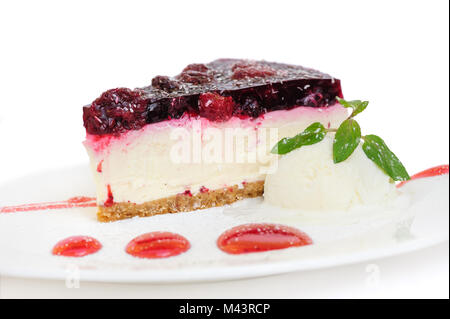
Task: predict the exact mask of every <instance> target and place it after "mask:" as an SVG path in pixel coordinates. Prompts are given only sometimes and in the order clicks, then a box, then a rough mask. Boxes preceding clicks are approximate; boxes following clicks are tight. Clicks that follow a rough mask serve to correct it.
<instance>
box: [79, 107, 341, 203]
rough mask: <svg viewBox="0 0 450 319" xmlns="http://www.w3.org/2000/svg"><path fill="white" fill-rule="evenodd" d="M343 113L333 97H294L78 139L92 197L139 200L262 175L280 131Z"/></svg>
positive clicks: (334, 121)
mask: <svg viewBox="0 0 450 319" xmlns="http://www.w3.org/2000/svg"><path fill="white" fill-rule="evenodd" d="M347 116H348V113H347V110H346V109H345V108H343V107H341V106H340V105H339V104H334V105H330V106H326V107H310V106H304V105H295V106H294V107H292V108H290V109H285V110H283V109H280V110H275V111H271V112H267V113H264V114H261V115H259V116H258V117H255V118H254V117H242V116H237V115H233V116H231V117H229V118H228V119H227V120H224V121H217V120H211V119H208V118H206V117H202V116H192V115H190V114H184V115H183V116H181V117H179V118H177V119H171V120H166V121H160V122H155V123H152V124H146V125H144V126H142V127H141V128H139V129H137V128H136V129H132V130H127V131H123V132H121V134H100V135H99V134H92V133H90V132H89V131H88V134H87V138H86V141H85V142H84V145H85V147H86V149H87V151H88V154H89V157H90V161H91V169H92V172H93V174H94V178H95V181H96V185H97V203H98V205H99V206H106V207H110V206H112V205H114V204H117V203H136V204H143V203H146V202H151V201H154V200H158V199H161V198H167V197H170V196H174V195H182V196H192V195H195V194H198V193H205V192H208V191H213V190H218V189H224V188H228V187H234V186H236V185H237V186H238V187H244V186H245V184H246V183H253V182H259V181H264V179H265V175H266V174H270V173H271V172H272V171H273V169H276V159H277V158H278V156H277V155H273V154H270V150H271V148H272V147H273V145H274V144H275V143H276V142H277V141H278V140H279V139H281V138H283V137H288V136H289V137H290V136H294V135H296V134H298V133H299V132H300V131H302V130H304V129H305V128H306V127H307V126H308V125H310V124H311V123H313V122H321V123H322V124H323V125H325V126H326V127H327V126H328V127H330V126H332V127H337V126H338V125H339V124H340V123H341V122H342V121H343V120H344V119H345V118H346V117H347ZM241 134H243V135H244V139H241V138H239V137H241V136H242V135H241ZM230 136H231V137H230ZM230 141H231V142H230Z"/></svg>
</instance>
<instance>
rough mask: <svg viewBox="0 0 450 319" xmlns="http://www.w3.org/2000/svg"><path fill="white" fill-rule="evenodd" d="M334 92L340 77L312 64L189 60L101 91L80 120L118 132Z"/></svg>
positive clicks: (314, 101)
mask: <svg viewBox="0 0 450 319" xmlns="http://www.w3.org/2000/svg"><path fill="white" fill-rule="evenodd" d="M337 96H339V97H342V91H341V85H340V81H339V80H337V79H334V78H333V77H331V76H330V75H328V74H325V73H321V72H319V71H316V70H313V69H309V68H304V67H301V66H295V65H287V64H281V63H273V62H266V61H248V60H236V59H219V60H216V61H213V62H211V63H208V64H190V65H188V66H187V67H185V68H184V69H183V71H182V72H181V73H180V74H179V75H177V76H175V77H167V76H157V77H155V78H153V80H152V84H151V85H150V86H147V87H144V88H138V89H134V90H130V89H127V88H117V89H112V90H109V91H106V92H104V93H103V94H102V95H101V96H100V97H99V98H97V99H96V100H95V101H94V102H92V103H91V104H90V105H89V106H86V107H84V108H83V121H84V126H85V127H86V131H87V133H88V134H90V135H120V134H122V133H124V132H127V131H132V130H140V129H141V128H143V127H144V126H146V125H149V124H154V123H158V122H164V121H170V120H173V119H180V118H182V117H185V116H190V117H201V118H205V119H208V120H209V121H213V122H227V121H228V120H229V119H231V118H232V117H239V118H243V119H246V118H250V119H256V118H259V117H260V116H262V115H264V114H266V113H269V112H273V111H277V110H289V109H292V108H295V107H298V106H303V107H310V108H323V107H328V106H330V105H333V104H334V103H335V101H336V97H337Z"/></svg>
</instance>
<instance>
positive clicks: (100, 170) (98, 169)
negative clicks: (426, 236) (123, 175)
mask: <svg viewBox="0 0 450 319" xmlns="http://www.w3.org/2000/svg"><path fill="white" fill-rule="evenodd" d="M102 166H103V160H101V161H100V162H99V163H98V165H97V172H99V173H101V172H102V171H103V168H102Z"/></svg>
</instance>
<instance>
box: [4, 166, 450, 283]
mask: <svg viewBox="0 0 450 319" xmlns="http://www.w3.org/2000/svg"><path fill="white" fill-rule="evenodd" d="M448 185H449V179H448V175H446V176H439V177H433V178H427V179H421V180H417V181H412V182H410V183H408V184H407V185H406V186H404V187H403V192H405V195H404V196H402V197H401V200H400V201H399V203H400V204H399V203H396V206H395V207H397V209H395V210H393V209H384V210H380V209H379V210H373V209H367V210H364V211H358V212H352V213H350V212H329V213H316V214H311V213H302V214H301V213H296V212H290V211H280V210H278V209H276V208H267V207H266V208H264V206H262V205H261V200H260V199H253V200H245V201H241V202H239V203H236V204H234V205H231V206H228V207H222V208H213V209H208V210H205V211H196V212H191V213H180V214H174V215H170V214H169V215H161V216H154V217H148V218H133V219H129V220H123V221H118V222H114V223H99V222H97V221H96V219H95V212H96V209H95V208H72V209H60V210H49V211H34V212H21V213H11V214H0V274H1V275H7V276H19V277H34V278H52V279H67V278H69V277H70V276H74V275H77V276H78V275H79V276H80V279H81V280H89V281H104V282H152V283H169V282H193V281H214V280H228V279H240V278H251V277H259V276H266V275H272V274H280V273H285V272H290V271H299V270H307V269H318V268H324V267H331V266H337V265H343V264H349V263H355V262H362V261H367V260H372V259H376V258H381V257H387V256H392V255H397V254H401V253H406V252H410V251H414V250H417V249H421V248H425V247H429V246H432V245H435V244H437V243H440V242H443V241H445V240H448V237H449V216H448V215H449V213H448V212H449V196H448V192H449V189H448V188H449V187H448ZM78 195H85V196H93V195H94V186H93V181H92V179H91V176H90V172H89V170H88V168H87V166H79V167H73V168H68V169H65V170H59V171H52V172H46V173H42V174H39V175H35V176H29V177H26V178H22V179H18V180H16V181H14V182H10V183H8V184H6V185H3V186H1V187H0V206H5V205H14V204H21V203H31V202H45V201H57V200H65V199H68V198H70V197H73V196H78ZM408 201H410V202H408ZM406 202H408V205H405V203H406ZM399 207H400V208H399ZM401 207H403V208H401ZM405 207H407V208H405ZM252 222H273V223H281V224H285V225H289V226H293V227H296V228H299V229H300V230H302V231H305V232H306V233H308V234H309V235H310V236H311V237H312V239H313V240H314V244H313V245H310V246H305V247H298V248H289V249H284V250H277V251H269V252H262V253H253V254H246V255H228V254H225V253H223V252H222V251H220V250H219V249H218V248H217V246H216V240H217V237H218V236H219V235H220V234H221V233H222V232H223V231H224V230H226V229H228V228H230V227H233V226H236V225H240V224H245V223H252ZM156 230H165V231H172V232H176V233H179V234H182V235H183V236H185V237H186V238H188V239H189V241H190V242H191V245H192V247H191V249H190V250H189V251H188V252H186V253H184V254H181V255H179V256H175V257H171V258H166V259H153V260H147V259H139V258H134V257H132V256H129V255H127V254H126V253H125V251H124V248H125V246H126V244H127V243H128V242H129V241H130V240H131V239H133V238H134V237H136V236H138V235H140V234H143V233H146V232H150V231H156ZM73 235H90V236H93V237H95V238H97V239H98V240H100V242H101V243H102V244H103V248H102V249H101V250H100V251H99V252H98V253H96V254H93V255H89V256H85V257H83V258H69V257H60V256H53V255H51V253H50V251H51V249H52V247H53V245H54V244H55V243H56V242H57V241H59V240H60V239H63V238H66V237H69V236H73Z"/></svg>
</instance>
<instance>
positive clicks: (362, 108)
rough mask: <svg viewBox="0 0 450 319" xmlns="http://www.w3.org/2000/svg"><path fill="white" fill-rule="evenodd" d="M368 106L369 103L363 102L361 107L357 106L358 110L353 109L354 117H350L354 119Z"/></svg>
mask: <svg viewBox="0 0 450 319" xmlns="http://www.w3.org/2000/svg"><path fill="white" fill-rule="evenodd" d="M367 105H369V101H362V102H361V103H360V104H359V105H357V106H356V108H354V109H353V112H352V115H350V117H354V116H356V114H359V113H361V112H362V111H364V110H365V109H366V107H367Z"/></svg>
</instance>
